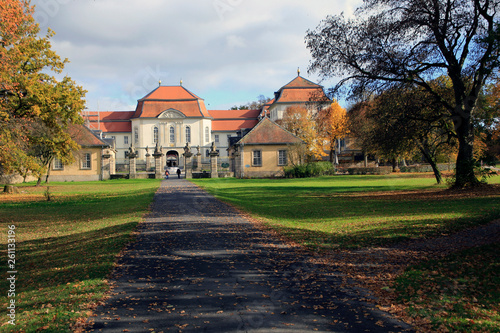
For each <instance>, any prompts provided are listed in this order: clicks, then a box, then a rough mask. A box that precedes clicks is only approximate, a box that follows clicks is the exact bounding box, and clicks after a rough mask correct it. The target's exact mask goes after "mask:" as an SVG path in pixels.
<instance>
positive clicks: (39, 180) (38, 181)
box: [36, 176, 42, 186]
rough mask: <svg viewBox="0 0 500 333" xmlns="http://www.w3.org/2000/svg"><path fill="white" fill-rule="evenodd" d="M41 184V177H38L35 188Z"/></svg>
mask: <svg viewBox="0 0 500 333" xmlns="http://www.w3.org/2000/svg"><path fill="white" fill-rule="evenodd" d="M41 184H42V176H39V177H38V180H37V181H36V186H40V185H41Z"/></svg>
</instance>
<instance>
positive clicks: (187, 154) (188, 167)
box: [182, 142, 193, 179]
mask: <svg viewBox="0 0 500 333" xmlns="http://www.w3.org/2000/svg"><path fill="white" fill-rule="evenodd" d="M182 155H183V156H184V173H185V175H186V179H191V178H193V164H192V162H191V157H192V156H193V153H192V152H191V147H189V142H188V143H186V146H185V147H184V154H182Z"/></svg>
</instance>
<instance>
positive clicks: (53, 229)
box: [0, 180, 159, 332]
mask: <svg viewBox="0 0 500 333" xmlns="http://www.w3.org/2000/svg"><path fill="white" fill-rule="evenodd" d="M158 186H159V181H156V180H113V181H104V182H82V183H53V184H50V189H49V192H50V194H51V201H47V199H46V195H45V194H46V192H47V188H46V187H45V186H42V187H34V186H32V185H30V184H28V185H23V186H19V188H20V192H21V193H19V194H13V195H0V216H1V225H2V231H1V232H0V243H1V244H2V245H1V246H2V248H1V253H2V258H5V260H2V262H1V264H0V270H1V271H2V272H4V273H6V272H7V271H9V270H12V269H11V268H8V267H7V260H6V258H7V245H6V243H7V237H8V230H9V229H8V226H15V241H16V242H15V246H16V248H15V250H16V252H15V270H16V271H17V274H15V275H16V281H15V297H11V298H8V297H7V293H6V292H5V293H2V295H1V297H0V304H1V305H0V306H1V308H2V310H1V311H0V316H1V318H2V320H1V323H2V326H0V332H35V331H41V330H43V331H45V332H73V331H75V330H76V329H77V326H78V325H81V324H82V323H83V321H84V320H85V318H87V317H88V315H89V313H90V311H91V309H93V308H94V306H95V305H96V303H97V302H99V301H100V300H102V299H103V297H104V296H105V294H106V292H107V291H108V290H109V286H108V284H107V281H106V278H107V276H108V275H109V273H110V271H111V270H112V268H113V265H114V262H115V260H116V256H117V255H118V254H119V252H120V251H121V250H122V249H123V247H124V246H125V244H126V243H127V242H129V241H130V240H131V233H132V231H133V230H134V229H135V227H136V226H137V224H138V223H139V222H140V221H141V220H142V218H143V216H144V214H145V213H146V212H147V209H148V206H149V204H150V203H151V201H152V198H153V195H154V193H155V191H156V189H157V188H158ZM9 289H11V286H10V284H9V281H7V280H6V279H5V278H4V279H1V280H0V290H3V291H7V290H9ZM12 299H15V304H16V309H15V315H16V316H15V323H16V325H15V326H12V325H10V324H8V323H6V322H7V321H8V320H10V318H9V317H7V312H6V309H7V305H8V304H9V303H8V302H10V301H11V300H12Z"/></svg>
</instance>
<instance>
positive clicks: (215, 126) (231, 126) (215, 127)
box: [212, 119, 259, 132]
mask: <svg viewBox="0 0 500 333" xmlns="http://www.w3.org/2000/svg"><path fill="white" fill-rule="evenodd" d="M258 122H259V120H258V119H250V120H248V119H247V120H245V119H228V120H213V121H212V131H214V132H236V131H237V130H240V129H243V128H253V127H254V126H255V125H257V124H258Z"/></svg>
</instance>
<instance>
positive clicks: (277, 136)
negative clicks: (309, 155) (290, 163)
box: [238, 118, 304, 145]
mask: <svg viewBox="0 0 500 333" xmlns="http://www.w3.org/2000/svg"><path fill="white" fill-rule="evenodd" d="M303 142H304V141H302V140H301V139H300V138H298V137H296V136H295V135H293V134H292V133H290V132H288V131H287V130H285V129H284V128H283V127H281V126H279V125H278V124H276V123H275V122H273V121H271V120H270V119H269V118H264V119H262V121H261V122H260V123H258V124H257V125H256V126H255V127H254V128H253V129H252V130H251V131H250V132H248V133H247V135H245V136H244V137H243V138H241V139H240V141H238V144H245V145H262V144H266V145H268V144H296V143H303Z"/></svg>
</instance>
